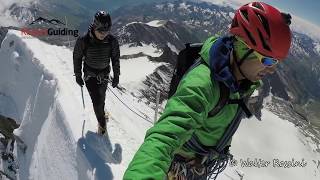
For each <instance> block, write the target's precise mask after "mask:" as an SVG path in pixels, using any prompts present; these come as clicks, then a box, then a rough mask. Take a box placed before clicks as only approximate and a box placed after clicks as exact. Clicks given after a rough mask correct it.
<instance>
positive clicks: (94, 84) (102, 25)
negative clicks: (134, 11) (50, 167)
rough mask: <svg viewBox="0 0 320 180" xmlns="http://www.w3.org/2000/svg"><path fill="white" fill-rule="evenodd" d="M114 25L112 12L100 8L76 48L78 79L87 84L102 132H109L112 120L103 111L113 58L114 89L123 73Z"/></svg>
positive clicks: (77, 80) (75, 58)
mask: <svg viewBox="0 0 320 180" xmlns="http://www.w3.org/2000/svg"><path fill="white" fill-rule="evenodd" d="M111 25H112V23H111V17H110V15H109V13H107V12H105V11H98V12H97V13H96V14H95V16H94V18H93V22H92V23H91V25H90V26H89V29H88V32H87V33H86V34H85V35H84V36H81V37H79V38H78V39H77V41H76V44H75V47H74V51H73V66H74V73H75V77H76V82H77V83H78V84H79V85H80V86H81V87H82V86H83V85H84V83H85V84H86V87H87V89H88V92H89V94H90V97H91V100H92V103H93V109H94V112H95V115H96V117H97V120H98V124H99V126H98V133H99V134H104V133H105V132H106V123H107V122H108V119H109V118H108V115H106V113H105V111H104V106H105V95H106V90H107V86H108V80H109V73H110V59H111V61H112V70H113V80H112V87H113V88H115V87H117V85H118V84H119V75H120V61H119V57H120V49H119V43H118V40H117V39H116V38H115V37H114V36H113V35H112V34H111V33H110V28H111ZM82 64H83V73H84V76H83V77H82Z"/></svg>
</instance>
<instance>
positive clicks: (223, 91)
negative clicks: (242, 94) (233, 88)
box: [208, 82, 230, 117]
mask: <svg viewBox="0 0 320 180" xmlns="http://www.w3.org/2000/svg"><path fill="white" fill-rule="evenodd" d="M219 88H220V97H219V101H218V103H217V104H216V106H215V107H214V108H213V109H212V110H211V111H210V112H209V114H208V117H213V116H215V115H217V114H218V113H219V112H220V110H221V109H222V108H223V107H224V106H225V105H226V104H227V103H228V101H229V95H230V90H229V88H228V87H227V86H226V85H224V84H223V83H222V82H219Z"/></svg>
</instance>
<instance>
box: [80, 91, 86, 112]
mask: <svg viewBox="0 0 320 180" xmlns="http://www.w3.org/2000/svg"><path fill="white" fill-rule="evenodd" d="M81 96H82V104H83V109H86V106H85V104H84V97H83V87H82V86H81Z"/></svg>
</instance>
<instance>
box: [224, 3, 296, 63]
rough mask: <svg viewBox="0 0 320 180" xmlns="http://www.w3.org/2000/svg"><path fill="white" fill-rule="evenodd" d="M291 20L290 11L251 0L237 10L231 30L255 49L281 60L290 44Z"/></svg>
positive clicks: (286, 53)
mask: <svg viewBox="0 0 320 180" xmlns="http://www.w3.org/2000/svg"><path fill="white" fill-rule="evenodd" d="M290 23H291V16H290V14H285V13H281V12H280V11H279V10H277V9H276V8H274V7H272V6H270V5H268V4H266V3H263V2H251V3H248V4H246V5H243V6H241V7H240V8H239V9H238V10H237V11H236V13H235V15H234V18H233V20H232V24H231V28H230V32H231V33H232V34H234V35H236V36H239V37H241V38H242V39H243V40H244V41H245V43H246V44H247V45H248V46H249V47H251V48H252V49H254V50H255V51H258V52H259V53H261V54H263V55H265V56H270V57H273V58H277V59H279V60H283V59H284V58H285V57H286V56H287V55H288V52H289V48H290V44H291V31H290V28H289V25H290Z"/></svg>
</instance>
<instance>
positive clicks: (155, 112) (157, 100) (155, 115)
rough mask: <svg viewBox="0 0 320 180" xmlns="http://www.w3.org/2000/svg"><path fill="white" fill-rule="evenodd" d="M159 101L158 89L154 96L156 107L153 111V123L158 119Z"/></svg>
mask: <svg viewBox="0 0 320 180" xmlns="http://www.w3.org/2000/svg"><path fill="white" fill-rule="evenodd" d="M159 101H160V91H159V90H158V91H157V98H156V109H155V111H154V123H153V124H155V123H156V122H157V119H158V108H159Z"/></svg>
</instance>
